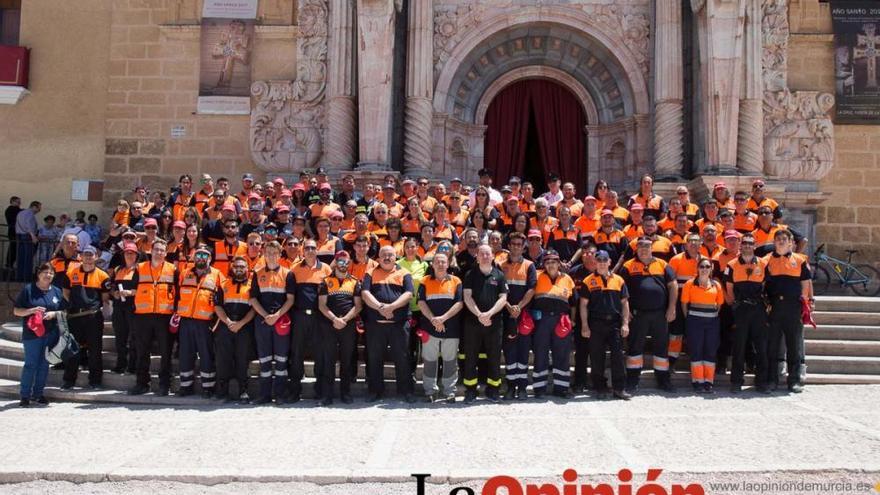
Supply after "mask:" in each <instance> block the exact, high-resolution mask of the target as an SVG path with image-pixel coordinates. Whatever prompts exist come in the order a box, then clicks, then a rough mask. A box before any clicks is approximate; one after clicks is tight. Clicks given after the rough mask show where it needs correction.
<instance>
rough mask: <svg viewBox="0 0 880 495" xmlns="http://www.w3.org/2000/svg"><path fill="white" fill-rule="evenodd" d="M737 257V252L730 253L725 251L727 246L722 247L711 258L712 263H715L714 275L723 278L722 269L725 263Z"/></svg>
mask: <svg viewBox="0 0 880 495" xmlns="http://www.w3.org/2000/svg"><path fill="white" fill-rule="evenodd" d="M737 257H739V253H731V252H728V251H727V248H725V249H723V250H722V251H721V252H720V253H718V254H716V255H715V257H714V258H712V263H714V264H715V270H714V272H715V273H714V277H715V278H717V279H718V280H721V281H723V280H724V270H726V269H727V264H728V263H730V262H731V261H732V260H735V259H736V258H737Z"/></svg>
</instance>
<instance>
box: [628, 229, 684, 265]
mask: <svg viewBox="0 0 880 495" xmlns="http://www.w3.org/2000/svg"><path fill="white" fill-rule="evenodd" d="M638 243H639V239H638V238H635V239H633V240H631V241H629V246H627V250H626V254H625V255H624V259H633V258H635V257H636V245H637V244H638ZM651 254H653V255H654V257H655V258H660V259H662V260H663V261H669V260H670V259H671V258H672V256H673V255H674V254H675V250H674V249H673V246H672V241H670V240H669V239H667V238H665V237H663V236H662V235H659V234H656V235H654V242H653V243H652V244H651Z"/></svg>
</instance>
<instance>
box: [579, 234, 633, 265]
mask: <svg viewBox="0 0 880 495" xmlns="http://www.w3.org/2000/svg"><path fill="white" fill-rule="evenodd" d="M587 237H589V238H590V239H591V240H592V241H593V244H595V245H596V248H597V249H604V250H605V251H608V256H610V257H611V266H614V265H615V264H616V263H617V260H618V259H620V256H621V255H623V253H624V251H626V246H627V245H628V244H629V239H627V237H626V234H624V233H623V231H622V230H620V229H618V228H616V227H612V228H611V232H605V231H604V230H602V228H599V230H596V231H595V232H593V233H591V234H590V235H588V236H587Z"/></svg>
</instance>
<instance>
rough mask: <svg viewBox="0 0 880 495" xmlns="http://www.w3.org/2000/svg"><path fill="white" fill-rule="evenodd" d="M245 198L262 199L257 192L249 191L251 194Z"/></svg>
mask: <svg viewBox="0 0 880 495" xmlns="http://www.w3.org/2000/svg"><path fill="white" fill-rule="evenodd" d="M247 199H249V200H250V199H255V200H257V201H262V200H263V198H262V197H261V196H260V195H259V194H257V193H251V194H250V195H249V196H248V197H247Z"/></svg>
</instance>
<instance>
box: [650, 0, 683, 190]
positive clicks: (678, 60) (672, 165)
mask: <svg viewBox="0 0 880 495" xmlns="http://www.w3.org/2000/svg"><path fill="white" fill-rule="evenodd" d="M655 9H656V14H655V16H656V18H655V21H654V173H655V175H656V176H657V177H658V178H670V179H678V178H681V177H682V175H683V173H684V103H683V99H684V80H683V65H682V53H681V2H678V1H669V0H655Z"/></svg>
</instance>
